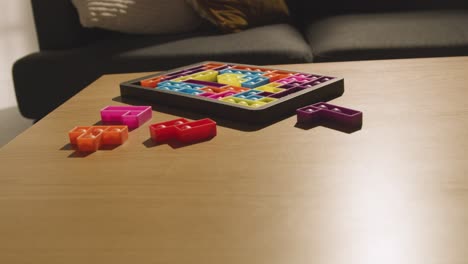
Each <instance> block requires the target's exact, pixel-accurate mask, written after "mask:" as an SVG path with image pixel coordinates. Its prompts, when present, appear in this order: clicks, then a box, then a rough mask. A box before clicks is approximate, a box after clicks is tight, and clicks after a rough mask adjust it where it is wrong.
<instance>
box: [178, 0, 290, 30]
mask: <svg viewBox="0 0 468 264" xmlns="http://www.w3.org/2000/svg"><path fill="white" fill-rule="evenodd" d="M186 1H187V3H189V4H190V5H192V6H193V8H194V9H195V10H196V11H197V12H198V13H199V14H200V16H201V17H203V18H205V19H207V20H208V21H210V22H211V23H213V24H214V25H216V26H217V27H218V28H219V29H221V30H222V31H224V32H228V33H229V32H239V31H241V30H243V29H246V28H249V27H255V26H260V25H268V24H272V23H281V22H287V20H288V15H289V10H288V6H287V5H286V2H285V1H284V0H261V1H259V0H186Z"/></svg>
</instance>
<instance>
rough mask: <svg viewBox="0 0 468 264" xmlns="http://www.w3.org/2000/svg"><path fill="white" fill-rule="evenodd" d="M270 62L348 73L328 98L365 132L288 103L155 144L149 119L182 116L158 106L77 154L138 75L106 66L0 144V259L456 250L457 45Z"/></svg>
mask: <svg viewBox="0 0 468 264" xmlns="http://www.w3.org/2000/svg"><path fill="white" fill-rule="evenodd" d="M274 67H275V68H283V69H289V70H296V71H301V72H310V73H314V72H321V73H326V74H329V75H332V76H340V77H344V79H345V93H344V95H343V96H342V97H340V98H337V99H335V100H333V101H331V102H330V103H333V104H338V105H342V106H345V107H349V108H353V109H358V110H361V111H363V113H364V123H363V127H362V129H361V130H359V131H356V132H354V133H344V132H341V131H338V130H334V129H330V128H326V127H321V126H317V127H315V128H312V129H301V128H297V127H295V124H296V119H295V117H294V116H292V117H290V118H287V119H284V120H282V121H280V122H278V123H276V124H273V125H270V126H267V127H264V128H262V129H259V130H256V131H245V130H239V129H235V128H232V127H223V126H219V127H218V136H217V137H215V138H213V139H212V140H210V141H207V142H203V143H200V144H194V145H189V146H184V147H180V148H173V147H171V146H169V145H159V146H154V145H152V144H150V143H149V142H150V141H149V132H148V125H149V124H150V123H155V122H159V121H165V120H169V119H173V118H175V117H177V116H184V115H188V116H189V117H192V116H191V115H190V113H186V114H183V112H177V113H178V115H177V116H176V115H173V113H169V112H168V111H159V110H158V107H155V109H154V110H155V111H154V112H153V120H152V121H151V122H148V123H146V124H145V125H144V126H143V127H141V128H139V129H137V130H134V131H132V132H131V133H130V138H129V140H128V141H127V142H126V143H125V144H124V145H122V146H120V147H117V148H115V149H113V150H103V151H98V152H96V153H93V154H91V155H88V156H81V155H76V153H74V151H73V150H72V149H71V148H70V146H69V145H68V138H67V132H68V131H69V130H70V129H71V128H73V127H74V126H77V125H93V124H95V123H97V122H98V121H99V119H100V117H99V110H100V109H101V108H103V107H104V106H106V105H120V104H123V103H121V102H119V98H118V96H119V83H121V82H123V81H127V80H130V79H133V78H137V77H141V76H144V75H146V74H147V73H133V74H118V75H106V76H103V77H101V78H100V79H98V80H97V81H96V82H94V83H93V84H91V85H90V86H89V87H87V88H86V89H84V90H83V91H81V92H80V93H79V94H77V95H76V96H75V97H73V98H72V99H70V100H69V101H67V102H66V103H65V104H63V105H62V106H60V107H59V108H57V109H56V110H55V111H53V112H52V113H51V114H49V115H48V116H47V117H45V118H44V119H42V120H40V121H39V122H38V123H36V124H35V125H34V126H32V127H31V128H30V129H28V130H26V131H25V132H24V133H22V134H21V135H19V136H18V137H17V138H15V139H14V140H13V141H12V142H10V143H9V144H7V145H5V146H4V147H3V148H2V149H0V168H1V172H0V175H1V176H0V263H4V264H16V263H34V264H40V263H41V264H42V263H44V264H55V263H57V264H59V263H60V264H64V263H67V264H74V263H81V264H82V263H87V264H94V263H96V264H98V263H99V264H102V263H112V264H120V263H168V264H169V263H174V264H176V263H177V264H182V263H191V264H193V263H200V264H201V263H203V264H209V263H213V264H214V263H216V264H221V263H222V264H234V263H235V264H250V263H252V264H262V263H264V264H280V263H281V264H286V263H287V264H299V263H301V264H302V263H314V264H318V263H324V264H325V263H326V264H334V263H343V264H344V263H346V264H349V263H360V264H362V263H380V264H382V263H399V264H402V263H411V264H414V263H424V264H430V263H467V262H468V57H452V58H427V59H405V60H383V61H360V62H340V63H320V64H297V65H280V66H278V65H275V66H274ZM37 88H38V89H40V87H37ZM65 88H66V87H64V89H65ZM51 96H53V95H51ZM161 109H162V108H161Z"/></svg>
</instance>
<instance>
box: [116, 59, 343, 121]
mask: <svg viewBox="0 0 468 264" xmlns="http://www.w3.org/2000/svg"><path fill="white" fill-rule="evenodd" d="M120 91H121V95H122V97H123V98H126V97H129V98H136V99H141V100H145V101H151V102H154V103H157V104H164V105H169V106H174V107H177V108H183V109H187V110H193V111H197V112H201V113H203V114H207V115H211V116H218V117H223V118H227V119H233V120H238V121H244V122H248V123H266V122H271V121H275V120H277V119H280V118H282V117H285V116H290V115H293V114H294V113H295V110H296V109H297V108H300V107H303V106H306V105H310V104H311V103H315V102H320V101H326V100H331V99H333V98H336V97H338V96H340V95H342V94H343V92H344V80H343V78H337V77H332V76H328V75H323V74H311V73H301V72H294V71H286V70H278V69H271V68H267V67H260V66H252V65H241V64H234V63H224V62H203V63H199V64H194V65H190V66H186V67H182V68H178V69H174V70H171V71H167V72H163V73H159V74H154V75H150V76H145V77H143V78H139V79H135V80H131V81H128V82H124V83H122V84H121V85H120Z"/></svg>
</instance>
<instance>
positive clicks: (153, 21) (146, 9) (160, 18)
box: [72, 0, 202, 34]
mask: <svg viewBox="0 0 468 264" xmlns="http://www.w3.org/2000/svg"><path fill="white" fill-rule="evenodd" d="M72 2H73V4H74V6H75V7H76V9H77V10H78V14H79V18H80V22H81V24H82V25H83V26H84V27H87V28H101V29H107V30H112V31H117V32H124V33H132V34H161V33H179V32H187V31H192V30H195V29H196V28H197V27H198V25H200V23H201V21H202V19H201V18H200V17H199V16H198V14H197V13H195V12H194V10H193V9H192V8H191V7H190V6H189V5H188V4H186V3H185V0H157V1H154V0H138V1H135V0H133V1H118V0H107V1H96V0H72Z"/></svg>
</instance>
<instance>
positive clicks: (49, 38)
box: [31, 0, 102, 50]
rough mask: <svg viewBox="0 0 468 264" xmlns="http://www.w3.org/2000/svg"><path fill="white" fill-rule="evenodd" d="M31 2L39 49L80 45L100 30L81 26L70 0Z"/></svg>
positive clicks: (32, 0)
mask: <svg viewBox="0 0 468 264" xmlns="http://www.w3.org/2000/svg"><path fill="white" fill-rule="evenodd" d="M31 4H32V9H33V15H34V22H35V25H36V32H37V38H38V42H39V48H40V49H41V50H55V49H67V48H74V47H80V46H83V45H84V44H86V43H89V42H92V41H93V40H94V39H96V38H97V37H98V35H99V34H100V33H101V32H102V30H95V29H89V28H84V27H82V26H81V24H80V20H79V18H78V12H77V10H76V9H75V7H74V6H73V4H72V3H71V0H47V1H44V0H31Z"/></svg>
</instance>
